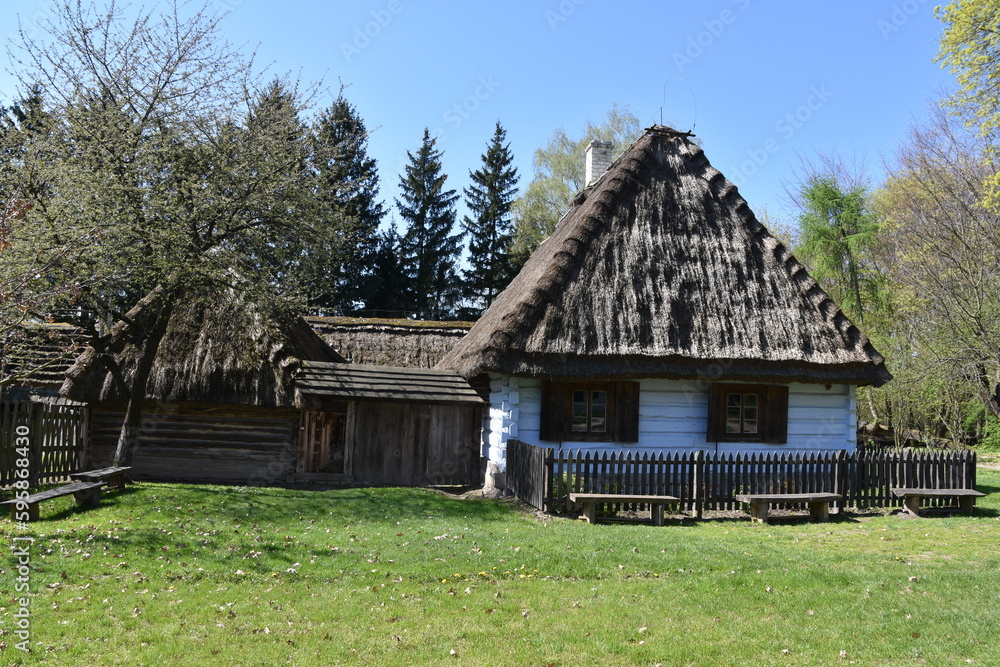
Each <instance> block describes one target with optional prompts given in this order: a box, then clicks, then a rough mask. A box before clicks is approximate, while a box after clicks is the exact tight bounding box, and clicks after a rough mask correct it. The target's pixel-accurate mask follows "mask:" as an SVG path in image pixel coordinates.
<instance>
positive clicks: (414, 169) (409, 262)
mask: <svg viewBox="0 0 1000 667" xmlns="http://www.w3.org/2000/svg"><path fill="white" fill-rule="evenodd" d="M435 143H436V141H435V139H433V138H431V133H430V130H428V129H427V128H424V138H423V142H422V144H421V146H420V149H419V150H418V151H417V152H416V154H411V153H410V152H409V151H407V153H406V156H407V158H408V159H409V164H407V165H406V167H405V173H404V174H403V175H402V176H400V178H399V187H400V191H401V197H400V198H397V199H396V207H397V209H398V210H399V215H400V217H401V218H402V219H403V220H404V221H406V224H407V227H406V233H405V234H404V235H403V238H402V243H401V253H400V254H401V259H402V267H403V271H404V273H405V274H406V277H407V281H408V283H409V289H408V295H409V303H410V306H411V307H412V309H413V311H414V312H415V313H416V315H417V317H420V318H430V317H433V318H438V319H441V318H445V317H448V316H450V315H451V313H452V311H453V309H454V306H455V304H456V303H457V301H458V296H459V294H458V291H459V290H458V276H457V274H456V272H455V264H456V262H457V260H458V255H459V244H460V243H461V239H462V234H461V233H458V234H452V230H453V228H454V226H455V201H456V200H457V199H458V195H457V194H456V193H455V191H454V190H446V189H445V182H446V181H447V179H448V177H447V176H446V175H445V174H443V173H441V156H442V152H441V151H439V150H437V149H436V148H435V147H434V144H435Z"/></svg>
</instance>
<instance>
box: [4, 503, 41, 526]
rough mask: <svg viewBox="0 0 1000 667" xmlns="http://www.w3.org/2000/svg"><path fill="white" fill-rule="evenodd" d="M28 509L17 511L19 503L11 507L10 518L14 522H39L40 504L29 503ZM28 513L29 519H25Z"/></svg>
mask: <svg viewBox="0 0 1000 667" xmlns="http://www.w3.org/2000/svg"><path fill="white" fill-rule="evenodd" d="M27 505H28V507H27V509H22V510H19V509H17V503H14V504H12V505H11V506H10V518H11V519H12V520H13V521H29V522H30V521H38V516H39V514H38V505H39V503H27ZM25 513H27V515H28V518H27V519H25V518H24V515H25Z"/></svg>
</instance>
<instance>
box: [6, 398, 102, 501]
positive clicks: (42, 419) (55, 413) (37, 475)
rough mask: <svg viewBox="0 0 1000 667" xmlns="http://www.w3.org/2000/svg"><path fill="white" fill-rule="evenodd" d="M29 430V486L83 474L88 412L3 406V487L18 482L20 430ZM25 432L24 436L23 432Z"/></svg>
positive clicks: (18, 404) (38, 405) (52, 406)
mask: <svg viewBox="0 0 1000 667" xmlns="http://www.w3.org/2000/svg"><path fill="white" fill-rule="evenodd" d="M19 426H20V427H23V428H26V429H27V436H26V437H27V439H28V448H29V465H28V472H29V477H28V482H29V484H31V485H32V486H34V485H35V484H45V483H49V482H57V481H60V480H63V479H66V477H68V476H69V474H70V473H71V472H76V471H78V470H80V468H81V466H82V465H83V457H84V452H85V447H86V442H85V438H86V433H87V408H86V407H85V406H82V405H58V404H52V403H43V402H33V401H23V402H13V403H0V487H3V486H8V485H10V484H12V483H14V482H15V481H17V480H18V479H21V478H20V477H18V476H17V475H18V473H17V471H18V468H19V466H18V459H20V458H22V457H21V456H20V455H19V454H18V452H17V449H18V448H17V438H18V427H19ZM23 428H22V432H23Z"/></svg>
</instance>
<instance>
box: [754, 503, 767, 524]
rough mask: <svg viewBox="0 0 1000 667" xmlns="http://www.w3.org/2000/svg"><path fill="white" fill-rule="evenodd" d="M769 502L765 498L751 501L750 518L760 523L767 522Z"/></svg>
mask: <svg viewBox="0 0 1000 667" xmlns="http://www.w3.org/2000/svg"><path fill="white" fill-rule="evenodd" d="M767 510H768V503H766V502H764V501H763V500H752V501H750V518H751V519H753V520H754V521H757V522H758V523H767Z"/></svg>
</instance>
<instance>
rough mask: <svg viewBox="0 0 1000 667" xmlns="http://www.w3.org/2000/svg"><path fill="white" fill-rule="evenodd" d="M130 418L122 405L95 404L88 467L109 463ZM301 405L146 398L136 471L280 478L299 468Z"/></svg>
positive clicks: (237, 480)
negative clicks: (285, 407)
mask: <svg viewBox="0 0 1000 667" xmlns="http://www.w3.org/2000/svg"><path fill="white" fill-rule="evenodd" d="M123 419H124V409H123V408H122V407H121V406H108V405H99V404H98V405H93V406H92V410H91V429H90V447H89V451H88V467H90V468H98V467H103V466H106V465H110V464H111V461H112V459H113V458H114V452H115V447H116V445H117V443H118V433H119V431H120V429H121V424H122V420H123ZM299 419H300V414H299V411H298V410H290V409H289V410H282V409H275V408H252V407H245V406H235V405H233V406H222V405H214V406H208V405H204V406H201V405H192V404H172V405H157V404H148V405H146V406H144V408H143V419H142V427H141V428H140V430H139V444H138V445H137V447H136V450H135V453H134V455H133V459H132V465H133V471H132V475H133V477H135V478H137V479H146V480H162V481H184V482H223V483H228V484H245V485H248V486H266V485H269V484H282V483H284V482H285V481H286V480H287V478H288V477H289V475H292V474H293V473H294V472H295V455H296V448H297V443H298V427H299Z"/></svg>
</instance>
